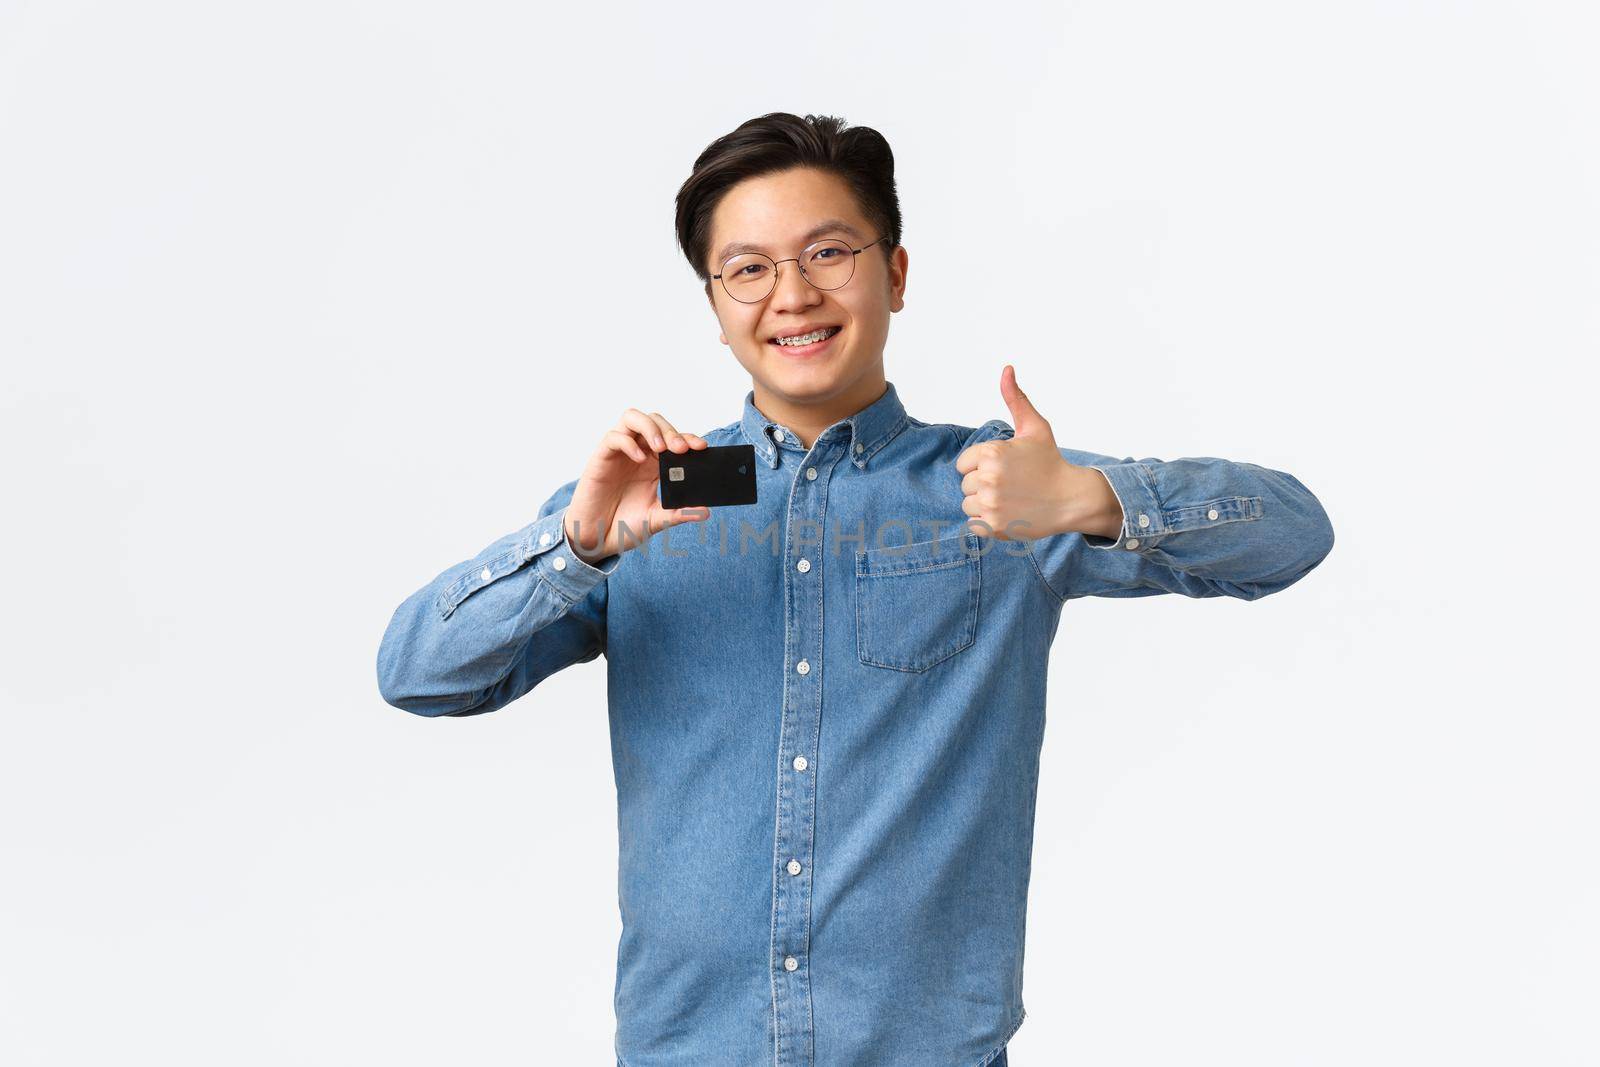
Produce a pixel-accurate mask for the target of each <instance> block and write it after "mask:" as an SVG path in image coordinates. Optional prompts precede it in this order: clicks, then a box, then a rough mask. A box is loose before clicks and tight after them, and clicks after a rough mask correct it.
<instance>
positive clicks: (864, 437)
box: [739, 382, 909, 469]
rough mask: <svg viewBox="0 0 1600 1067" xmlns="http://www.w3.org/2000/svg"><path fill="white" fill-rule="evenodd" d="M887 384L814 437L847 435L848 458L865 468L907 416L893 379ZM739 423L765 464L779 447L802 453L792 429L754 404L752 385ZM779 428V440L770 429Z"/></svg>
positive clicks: (773, 462) (771, 464) (772, 462)
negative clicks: (780, 438)
mask: <svg viewBox="0 0 1600 1067" xmlns="http://www.w3.org/2000/svg"><path fill="white" fill-rule="evenodd" d="M884 384H885V385H886V386H887V388H885V389H884V391H883V395H882V396H880V397H878V399H876V400H874V401H873V402H872V403H870V404H868V405H867V406H866V407H864V408H862V409H861V410H860V411H858V412H856V413H855V414H854V415H851V416H849V417H848V418H844V419H840V420H839V421H838V422H836V423H834V424H833V425H832V426H829V427H828V428H827V429H826V430H824V431H823V432H822V434H821V435H820V436H818V438H817V443H819V444H820V443H822V442H823V441H825V440H828V439H829V438H830V437H841V438H842V437H845V436H848V437H849V439H850V442H849V449H850V461H851V462H852V463H854V464H855V465H856V467H857V468H858V469H865V468H866V465H867V460H869V459H871V458H872V455H873V453H875V452H877V451H878V449H880V448H882V447H883V446H884V445H886V444H888V443H889V439H890V438H892V437H893V436H894V435H895V434H897V433H899V432H900V430H901V428H903V427H904V426H905V424H906V421H907V419H908V418H909V416H908V415H907V414H906V409H905V405H904V404H902V403H901V402H900V395H899V393H897V392H896V391H895V387H894V383H893V382H885V383H884ZM739 425H740V427H741V428H742V429H743V430H744V439H745V440H746V441H749V442H750V443H751V444H752V445H754V446H755V449H756V454H757V455H759V456H760V457H761V458H762V459H764V460H766V463H767V466H769V467H776V466H777V465H778V449H779V448H780V447H781V448H788V449H792V450H794V451H796V452H800V453H804V452H806V451H807V449H806V448H805V447H804V446H802V445H801V444H800V442H799V440H798V439H797V438H796V437H795V435H794V431H792V430H790V429H789V428H788V427H787V426H784V425H783V424H782V423H779V422H773V421H772V420H771V419H769V418H767V417H766V416H765V415H764V414H762V413H761V409H760V408H758V407H756V391H755V390H754V389H751V390H750V391H749V392H748V393H746V394H745V396H744V414H743V416H741V418H740V419H739ZM774 430H778V431H782V440H781V441H778V440H776V439H775V438H774V436H773V431H774Z"/></svg>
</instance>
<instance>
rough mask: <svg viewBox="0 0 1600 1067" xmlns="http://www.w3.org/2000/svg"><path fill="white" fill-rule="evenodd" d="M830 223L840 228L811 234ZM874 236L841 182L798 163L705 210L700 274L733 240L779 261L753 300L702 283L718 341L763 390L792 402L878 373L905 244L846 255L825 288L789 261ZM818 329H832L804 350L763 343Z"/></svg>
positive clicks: (713, 269)
mask: <svg viewBox="0 0 1600 1067" xmlns="http://www.w3.org/2000/svg"><path fill="white" fill-rule="evenodd" d="M830 220H835V221H836V222H837V223H842V224H844V225H843V226H838V225H834V226H831V227H830V228H828V229H826V230H824V231H822V232H815V228H816V227H817V226H819V225H822V224H824V223H828V222H829V221H830ZM846 227H848V228H846ZM852 231H853V232H852ZM884 236H886V235H885V234H882V233H879V232H878V231H877V230H876V229H875V228H874V227H873V226H872V225H871V224H870V223H869V222H868V221H867V220H866V218H865V217H864V216H863V215H862V214H861V209H860V207H859V206H858V205H857V204H856V200H855V197H854V196H853V195H852V194H851V192H850V187H849V186H848V185H846V184H845V183H844V181H843V180H842V179H840V178H838V177H837V176H835V175H833V174H830V173H827V172H826V171H820V170H816V169H813V168H809V167H801V168H795V169H791V170H786V171H781V172H778V173H774V174H764V175H762V176H760V177H757V178H747V179H745V180H744V181H742V182H740V183H739V184H738V185H735V186H734V187H733V188H732V189H730V190H729V191H728V192H727V193H726V194H725V195H724V196H723V198H722V200H721V201H720V202H719V203H718V204H717V207H716V210H715V211H714V212H713V214H712V218H711V242H710V248H709V252H708V256H709V259H710V261H711V262H710V263H709V264H708V266H709V268H710V273H712V274H716V273H718V272H719V271H720V270H721V269H722V262H723V259H724V249H725V248H726V247H727V246H728V245H730V244H733V243H736V242H737V243H738V244H741V245H744V246H750V247H749V248H746V249H744V250H746V251H748V250H750V249H751V248H753V249H754V250H756V251H759V252H762V253H764V254H765V255H767V256H768V257H770V258H771V259H774V260H787V262H783V263H779V264H778V278H777V286H776V287H775V288H774V289H773V290H772V293H771V295H770V296H768V297H767V298H766V299H765V300H762V301H759V302H757V303H741V302H739V301H737V300H734V299H733V298H732V297H731V296H729V295H728V293H727V291H726V290H725V289H724V288H723V285H722V283H721V282H720V281H717V280H715V279H713V280H712V282H711V301H712V306H713V307H714V309H715V310H716V314H717V320H718V322H719V323H721V326H722V332H721V335H720V336H719V340H721V341H722V343H723V344H725V345H727V346H729V347H730V348H732V349H733V354H734V356H735V357H736V358H737V359H738V360H739V362H740V364H742V365H743V366H744V368H745V370H747V371H749V372H750V375H751V377H752V378H753V379H755V381H756V382H757V383H758V384H760V385H761V386H763V387H764V389H765V390H766V391H768V392H770V393H773V394H776V395H778V396H781V397H784V398H785V399H789V400H792V401H797V402H805V401H808V400H810V401H820V400H825V399H828V398H832V397H837V396H841V395H847V394H848V393H849V392H850V390H851V388H852V387H859V383H861V382H863V381H870V380H875V379H881V378H882V376H883V347H884V342H885V341H886V340H887V339H888V336H889V315H890V313H891V312H894V311H899V310H900V309H901V308H902V307H903V306H904V303H905V302H904V294H905V276H906V252H905V249H903V248H900V249H895V250H894V253H893V255H891V254H890V252H889V251H888V249H887V248H886V246H887V244H888V242H887V241H885V242H882V243H880V244H876V245H873V246H872V247H871V248H868V249H867V250H866V251H864V252H862V253H861V254H860V255H858V256H856V257H854V258H855V273H854V274H853V275H851V277H850V280H849V282H847V283H846V284H845V285H844V286H842V287H840V288H838V289H832V290H827V291H824V290H821V289H818V288H816V287H815V286H813V285H811V284H810V283H809V282H807V281H805V279H803V278H802V277H801V276H800V271H799V270H798V269H797V267H798V264H797V263H795V261H794V257H796V256H798V255H800V251H801V249H803V248H804V247H806V246H807V245H809V244H811V243H813V242H815V241H818V240H821V239H824V238H838V239H840V240H843V241H845V242H847V243H848V244H849V245H850V247H851V248H860V247H861V246H862V245H865V244H868V243H870V242H871V241H873V240H874V239H876V238H879V237H884ZM846 254H848V253H846ZM819 326H838V327H841V329H840V330H839V332H838V333H837V334H836V335H835V336H834V337H832V338H831V339H829V340H827V341H825V342H823V343H822V344H820V345H810V346H807V347H804V348H795V347H790V346H779V345H777V344H775V343H774V341H773V339H774V338H776V337H780V336H785V335H793V334H796V333H805V332H807V331H810V330H812V329H814V328H816V327H819Z"/></svg>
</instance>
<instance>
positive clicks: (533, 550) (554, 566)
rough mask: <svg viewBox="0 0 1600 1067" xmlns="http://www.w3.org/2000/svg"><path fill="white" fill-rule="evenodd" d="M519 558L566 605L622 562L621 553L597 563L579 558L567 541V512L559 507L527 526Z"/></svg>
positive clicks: (584, 593)
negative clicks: (565, 600) (527, 564)
mask: <svg viewBox="0 0 1600 1067" xmlns="http://www.w3.org/2000/svg"><path fill="white" fill-rule="evenodd" d="M521 551H522V558H523V560H524V561H525V562H527V563H531V564H532V565H533V566H534V568H535V569H536V570H537V572H538V574H539V577H541V578H543V579H544V580H545V581H546V582H548V583H550V587H551V588H552V589H554V590H555V591H556V592H558V593H560V594H561V595H562V596H563V597H565V598H566V599H567V600H568V601H569V602H571V601H576V600H580V599H582V598H583V597H584V596H586V595H587V594H588V592H589V590H591V589H593V588H594V587H595V586H597V585H599V584H600V583H601V582H603V581H605V580H606V578H608V577H610V576H611V574H612V572H613V571H615V570H616V569H617V566H618V565H619V564H620V563H621V562H622V554H621V553H620V552H615V553H612V554H611V555H609V556H606V557H605V558H604V559H601V560H600V561H599V562H598V563H595V564H590V563H586V562H584V561H583V560H581V559H579V558H578V556H577V554H576V553H574V552H573V550H572V543H571V541H570V540H568V538H567V509H566V508H562V509H561V510H560V511H555V512H552V513H550V514H549V515H546V516H545V517H544V518H542V519H539V520H537V521H536V522H534V523H533V524H532V525H530V526H529V527H528V533H527V536H526V537H525V538H523V540H522V546H521Z"/></svg>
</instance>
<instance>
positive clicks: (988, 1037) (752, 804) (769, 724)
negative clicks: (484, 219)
mask: <svg viewBox="0 0 1600 1067" xmlns="http://www.w3.org/2000/svg"><path fill="white" fill-rule="evenodd" d="M1011 435H1012V428H1011V427H1010V426H1009V425H1008V424H1006V423H1005V422H1002V421H1000V420H990V421H989V422H986V423H984V424H983V425H982V426H977V427H970V426H959V425H952V424H948V423H927V422H923V421H921V420H920V419H916V418H913V417H912V416H911V415H910V414H908V413H907V411H906V409H905V407H904V406H903V405H902V402H901V400H900V397H899V395H898V394H897V392H896V390H895V387H894V385H893V383H889V385H888V388H887V389H886V391H885V392H884V393H883V395H882V396H881V397H880V398H879V399H878V400H876V401H875V402H874V403H872V404H871V405H869V406H868V407H866V408H864V409H863V410H861V411H859V412H857V413H856V414H855V415H853V416H851V417H849V418H847V419H843V420H841V421H839V422H836V423H835V424H834V425H833V426H831V427H830V428H829V429H828V430H827V431H826V432H824V433H823V434H821V435H820V436H819V437H818V438H817V440H816V443H815V444H813V445H812V446H811V447H810V448H809V449H808V448H805V447H803V446H802V445H801V444H800V443H799V442H798V441H797V439H796V438H795V436H794V434H793V433H792V432H791V431H789V430H788V429H787V428H786V427H784V426H782V425H779V424H776V423H774V422H772V421H771V420H769V419H768V418H766V416H764V415H763V414H762V413H761V411H759V410H758V409H757V408H756V406H755V403H754V392H753V391H752V392H750V393H747V394H746V396H745V400H744V410H743V413H742V414H741V415H740V417H739V418H738V419H737V420H735V421H733V422H730V423H728V424H727V425H726V426H722V427H720V428H718V429H715V430H712V431H710V432H708V433H705V434H702V435H701V436H703V437H704V438H705V439H706V441H707V442H709V443H710V444H712V445H728V444H740V443H745V442H748V443H750V444H752V445H754V446H755V455H756V466H757V486H758V495H759V500H758V502H757V503H755V504H750V505H745V506H740V507H727V508H715V509H713V510H712V512H711V517H710V518H708V519H706V520H704V521H703V522H699V523H691V524H685V525H682V526H677V527H672V528H670V529H668V530H667V531H665V532H663V533H660V534H657V535H656V536H655V537H654V538H652V539H650V540H649V541H647V542H646V543H645V545H644V546H642V547H640V548H636V549H633V550H631V551H628V552H625V553H622V554H620V555H615V556H609V557H607V558H606V559H604V560H601V561H600V562H599V564H598V565H595V566H591V565H590V564H588V563H585V562H583V561H582V560H580V559H578V558H576V557H575V556H574V555H573V554H572V552H571V550H570V547H569V546H568V544H567V541H566V538H565V536H564V531H563V526H564V524H563V519H564V515H565V508H566V505H567V504H568V502H569V501H570V500H571V498H572V494H573V490H574V489H575V487H576V485H577V481H576V479H574V480H573V481H571V482H568V483H567V484H565V485H563V486H561V487H560V488H559V489H557V490H556V491H555V492H554V494H552V495H551V496H550V498H549V499H548V500H547V501H546V502H545V503H544V506H543V507H541V508H540V509H539V514H538V518H537V519H535V520H534V521H533V522H531V523H530V524H529V525H527V526H525V527H523V528H522V529H520V530H516V531H514V532H512V533H509V534H507V535H506V536H505V537H502V538H501V539H499V540H497V541H495V542H494V543H493V544H491V545H489V546H487V547H486V548H484V550H483V551H482V552H479V553H478V554H477V555H476V556H474V557H472V558H471V559H469V560H464V561H462V562H460V563H457V564H456V565H454V566H452V567H449V568H447V569H446V570H444V571H443V572H442V573H440V574H439V575H438V577H436V578H435V579H433V581H431V582H429V583H428V584H427V585H425V586H423V587H422V588H421V589H418V590H417V591H416V592H415V593H413V594H412V595H411V596H410V597H408V598H407V599H406V600H405V602H404V603H402V604H401V605H400V607H399V609H398V610H397V611H396V612H395V613H394V617H393V619H392V620H391V622H390V623H389V626H388V629H387V632H386V633H385V634H384V637H383V643H382V646H381V648H380V649H379V651H378V658H377V668H378V683H379V688H380V691H381V692H382V694H383V697H384V699H385V700H387V701H388V702H389V703H391V704H393V705H395V706H397V707H400V708H403V709H405V710H406V711H410V712H415V713H416V714H418V715H428V716H456V715H475V714H479V713H482V712H487V711H494V710H496V709H498V708H501V707H503V706H505V705H507V704H509V703H511V702H512V701H514V700H516V699H517V698H519V697H521V696H523V695H524V694H525V693H527V692H528V691H529V690H531V689H533V687H534V686H536V685H538V683H539V682H540V681H542V680H543V679H545V678H547V677H549V676H550V675H551V674H553V673H554V672H556V671H558V670H560V669H561V668H563V667H567V666H570V665H572V664H574V663H583V662H586V661H588V660H592V659H594V658H595V657H597V656H599V655H601V654H602V653H604V655H605V657H606V676H607V682H608V687H609V704H610V728H611V752H612V760H613V767H614V771H615V776H616V786H617V829H618V833H619V835H620V841H619V855H620V870H619V872H618V881H617V897H618V905H619V907H620V910H621V918H622V935H621V940H620V943H619V945H618V951H617V976H616V987H615V1001H614V1007H615V1011H616V1018H617V1028H616V1034H615V1045H616V1053H617V1057H618V1062H619V1063H620V1064H623V1065H624V1067H707V1065H723V1064H727V1065H732V1067H755V1065H757V1064H768V1065H772V1067H798V1065H802V1064H803V1065H806V1067H860V1065H871V1067H945V1065H950V1067H985V1065H992V1064H995V1063H996V1062H997V1057H999V1056H1000V1055H1001V1052H1002V1049H1003V1048H1004V1046H1005V1044H1006V1042H1007V1040H1008V1039H1009V1038H1010V1037H1011V1035H1012V1034H1013V1033H1014V1032H1015V1031H1016V1029H1017V1027H1018V1026H1019V1025H1021V1023H1022V1021H1023V1017H1024V1010H1023V997H1022V962H1023V930H1024V920H1025V911H1026V905H1027V892H1028V879H1029V872H1030V865H1031V854H1032V844H1033V819H1034V801H1035V796H1036V790H1037V785H1038V772H1039V754H1040V743H1041V740H1042V738H1043V734H1044V725H1045V706H1046V704H1045V673H1046V667H1047V665H1048V662H1049V653H1050V646H1051V641H1052V639H1053V638H1054V637H1055V634H1056V627H1057V624H1058V623H1059V621H1060V617H1061V610H1062V607H1063V605H1064V604H1065V603H1066V602H1067V601H1069V600H1072V599H1074V598H1077V597H1083V596H1107V597H1135V596H1151V595H1154V594H1159V593H1180V594H1182V595H1184V596H1189V597H1216V596H1229V597H1235V598H1237V599H1240V600H1255V599H1257V598H1259V597H1263V596H1266V595H1268V594H1270V593H1275V592H1277V591H1279V590H1281V589H1285V588H1287V587H1288V586H1290V585H1292V584H1294V583H1295V582H1296V581H1298V580H1299V579H1301V578H1302V577H1304V576H1305V574H1306V573H1307V572H1308V571H1310V570H1311V569H1312V568H1313V567H1315V566H1316V565H1317V564H1318V563H1319V562H1321V561H1322V559H1323V558H1324V557H1325V556H1326V555H1327V554H1328V552H1329V550H1330V549H1331V548H1332V546H1333V530H1332V526H1331V524H1330V523H1329V520H1328V516H1327V515H1326V513H1325V512H1324V511H1323V508H1322V506H1321V505H1320V504H1319V503H1318V501H1317V499H1316V498H1315V497H1314V496H1313V495H1312V494H1311V492H1310V491H1309V490H1308V489H1306V487H1305V486H1304V485H1302V484H1301V483H1300V482H1299V481H1298V480H1297V479H1295V478H1294V477H1292V476H1291V475H1289V474H1285V473H1283V472H1281V471H1275V470H1269V469H1267V468H1264V467H1260V466H1256V465H1254V464H1250V463H1241V462H1233V461H1229V460H1225V459H1215V458H1206V457H1191V458H1184V459H1174V460H1169V461H1163V460H1159V459H1154V458H1147V459H1134V458H1131V457H1129V458H1123V459H1118V458H1115V457H1112V456H1107V455H1098V454H1095V453H1092V452H1080V451H1077V450H1074V449H1067V448H1063V449H1061V450H1060V451H1061V454H1062V455H1063V456H1064V457H1066V458H1067V459H1068V460H1070V461H1072V462H1073V463H1076V464H1079V465H1083V466H1088V467H1093V468H1095V469H1096V470H1099V471H1101V472H1102V473H1103V474H1104V475H1105V477H1106V478H1107V479H1108V481H1109V482H1110V485H1111V487H1112V489H1113V490H1114V491H1115V493H1116V496H1117V498H1118V500H1119V501H1120V503H1121V504H1122V508H1123V524H1122V530H1121V533H1120V534H1119V536H1117V537H1115V538H1110V537H1101V536H1098V535H1087V536H1086V535H1081V534H1076V533H1073V534H1057V535H1052V536H1048V537H1044V538H1039V539H1036V540H1033V541H1000V540H997V539H993V538H987V537H979V536H978V535H977V534H975V533H972V532H970V530H967V529H964V528H963V524H964V523H965V522H966V521H967V515H966V514H965V512H963V510H962V506H961V505H962V500H963V496H962V490H961V480H962V475H961V474H960V473H959V472H958V471H957V470H956V467H955V460H956V457H957V455H959V454H960V453H961V451H962V450H963V449H965V448H967V447H968V446H970V445H973V444H976V443H978V442H980V441H988V440H994V439H1003V438H1008V437H1010V436H1011Z"/></svg>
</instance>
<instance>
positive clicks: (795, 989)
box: [771, 431, 849, 1067]
mask: <svg viewBox="0 0 1600 1067" xmlns="http://www.w3.org/2000/svg"><path fill="white" fill-rule="evenodd" d="M774 436H777V432H776V431H774ZM848 446H849V438H848V436H847V437H846V438H845V439H844V442H843V443H841V442H839V441H838V439H837V435H834V436H830V437H828V438H826V439H825V440H821V441H818V442H817V443H816V444H814V445H813V446H812V448H811V449H810V450H809V451H808V452H807V453H806V454H805V455H804V456H803V457H802V458H801V462H800V463H799V464H797V465H796V466H795V467H794V471H795V479H794V483H793V488H792V492H791V495H790V505H789V511H788V516H787V518H788V525H787V527H786V528H785V531H784V546H783V547H784V553H785V559H788V560H792V561H793V564H794V565H793V566H792V567H785V568H784V575H785V578H784V580H785V582H787V583H788V585H789V595H788V597H787V598H786V601H787V603H788V605H789V614H788V617H787V618H785V620H784V647H785V648H786V649H787V650H788V659H789V671H788V680H787V681H786V682H785V684H784V689H783V693H784V704H783V709H782V720H781V724H780V726H779V731H778V743H779V759H780V760H781V761H782V763H781V766H783V767H784V772H785V773H783V774H782V775H781V776H780V779H779V783H778V812H777V836H776V840H775V841H774V847H773V856H772V859H773V888H772V891H773V899H772V912H773V924H772V945H771V953H772V955H771V959H772V963H773V982H772V992H773V1013H774V1020H775V1024H776V1031H777V1041H776V1050H775V1051H776V1058H775V1060H774V1063H775V1065H777V1067H798V1065H802V1064H803V1065H809V1064H810V1062H811V1056H812V1044H813V1039H812V1031H811V1012H810V1003H811V990H810V977H809V974H810V971H809V968H806V967H801V965H800V964H801V962H802V961H803V960H804V958H805V953H806V952H808V951H809V950H810V945H811V928H810V921H811V900H810V895H811V878H810V877H809V875H810V871H809V870H808V865H809V861H808V857H811V856H812V853H813V848H814V844H815V833H816V777H815V775H811V774H805V773H802V772H804V771H806V770H807V768H809V767H810V765H811V764H810V759H808V756H810V757H814V756H815V753H814V752H802V751H801V749H802V748H803V747H805V746H810V745H815V743H816V738H817V736H818V725H819V722H820V716H821V713H822V692H821V690H820V688H818V687H820V686H821V685H822V671H821V670H820V668H821V666H822V659H821V657H822V633H821V618H822V598H823V582H822V577H823V574H824V571H823V570H822V569H820V564H821V563H822V555H821V550H820V549H818V550H817V551H815V552H808V554H807V555H804V556H800V557H799V558H796V546H795V544H794V542H795V539H796V538H797V537H798V536H799V535H800V533H801V532H802V529H804V530H806V531H810V530H823V529H825V526H824V514H823V512H824V504H825V501H826V497H827V486H828V483H829V479H830V477H831V475H830V472H831V471H832V470H833V468H834V460H835V458H836V457H838V456H839V455H840V450H841V449H846V448H848ZM799 451H800V449H798V448H797V449H796V452H797V453H798V452H799ZM808 548H809V546H808Z"/></svg>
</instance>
